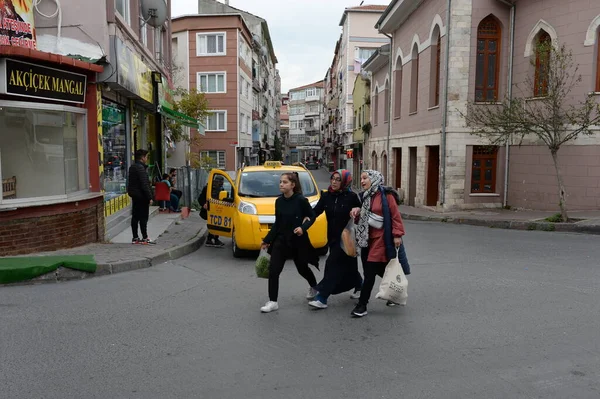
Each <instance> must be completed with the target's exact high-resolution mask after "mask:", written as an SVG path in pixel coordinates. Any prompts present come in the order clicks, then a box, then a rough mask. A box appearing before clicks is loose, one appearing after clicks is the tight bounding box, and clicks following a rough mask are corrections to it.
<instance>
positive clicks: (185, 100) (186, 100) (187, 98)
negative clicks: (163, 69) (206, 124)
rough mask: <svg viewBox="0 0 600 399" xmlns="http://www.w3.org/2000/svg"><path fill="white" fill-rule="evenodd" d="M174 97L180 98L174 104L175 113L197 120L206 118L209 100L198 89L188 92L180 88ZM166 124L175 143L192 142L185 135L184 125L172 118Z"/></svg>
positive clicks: (175, 91) (174, 93)
mask: <svg viewBox="0 0 600 399" xmlns="http://www.w3.org/2000/svg"><path fill="white" fill-rule="evenodd" d="M173 95H174V96H175V97H176V98H178V100H176V101H174V102H173V109H174V110H175V111H177V112H180V113H182V114H184V115H187V116H189V117H192V118H194V119H196V120H204V119H205V118H206V115H207V110H208V100H207V99H206V96H205V95H204V93H201V92H198V91H197V90H196V89H192V90H190V91H188V90H186V89H181V88H180V89H176V90H174V92H173ZM166 124H167V128H168V129H169V130H170V131H171V138H172V139H173V140H174V141H175V142H180V141H187V142H190V140H191V138H190V137H189V136H188V135H187V134H185V132H184V129H183V128H184V126H183V125H181V124H180V123H178V122H177V121H174V120H173V119H170V118H167V119H166Z"/></svg>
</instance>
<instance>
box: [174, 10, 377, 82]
mask: <svg viewBox="0 0 600 399" xmlns="http://www.w3.org/2000/svg"><path fill="white" fill-rule="evenodd" d="M220 1H221V2H222V3H224V1H223V0H220ZM359 4H360V0H354V1H352V0H230V2H229V5H231V6H232V7H235V8H239V9H241V10H244V11H248V12H250V13H252V14H254V15H257V16H259V17H261V18H264V19H266V20H267V23H268V24H269V32H270V33H271V39H272V40H273V48H274V49H275V56H276V57H277V60H278V61H279V63H278V64H277V68H278V69H279V74H280V75H281V91H282V92H283V93H285V92H287V91H288V90H289V89H292V88H294V87H298V86H303V85H305V84H309V83H313V82H316V81H317V80H323V78H324V77H325V74H326V73H327V68H328V67H329V66H330V65H331V61H332V60H333V51H334V49H335V43H336V41H337V39H338V38H339V36H340V33H341V27H340V26H339V23H340V19H341V18H342V14H343V13H344V8H346V7H354V6H358V5H359ZM366 4H386V5H387V4H389V1H386V0H381V1H368V0H367V1H365V2H364V5H366ZM172 6H173V10H172V15H173V16H174V17H175V16H179V15H183V14H195V13H197V12H198V2H197V1H196V0H172Z"/></svg>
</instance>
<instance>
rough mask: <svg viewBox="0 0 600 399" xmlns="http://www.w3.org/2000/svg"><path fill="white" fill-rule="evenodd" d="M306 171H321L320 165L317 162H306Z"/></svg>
mask: <svg viewBox="0 0 600 399" xmlns="http://www.w3.org/2000/svg"><path fill="white" fill-rule="evenodd" d="M305 165H306V169H308V170H317V169H319V164H318V163H317V162H316V161H308V162H306V164H305Z"/></svg>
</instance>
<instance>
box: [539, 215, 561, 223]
mask: <svg viewBox="0 0 600 399" xmlns="http://www.w3.org/2000/svg"><path fill="white" fill-rule="evenodd" d="M544 220H546V222H550V223H560V222H562V221H563V220H562V215H561V214H560V213H557V214H554V215H552V216H549V217H547V218H546V219H544Z"/></svg>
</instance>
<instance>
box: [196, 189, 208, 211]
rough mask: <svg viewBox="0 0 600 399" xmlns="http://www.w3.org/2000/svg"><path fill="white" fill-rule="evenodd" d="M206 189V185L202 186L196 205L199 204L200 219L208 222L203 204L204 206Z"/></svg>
mask: <svg viewBox="0 0 600 399" xmlns="http://www.w3.org/2000/svg"><path fill="white" fill-rule="evenodd" d="M207 188H208V184H207V185H206V186H204V188H203V189H202V192H201V193H200V196H199V197H198V203H199V204H200V217H201V218H202V219H204V220H208V211H207V210H206V209H204V204H206V190H207Z"/></svg>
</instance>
